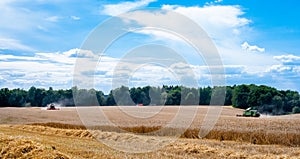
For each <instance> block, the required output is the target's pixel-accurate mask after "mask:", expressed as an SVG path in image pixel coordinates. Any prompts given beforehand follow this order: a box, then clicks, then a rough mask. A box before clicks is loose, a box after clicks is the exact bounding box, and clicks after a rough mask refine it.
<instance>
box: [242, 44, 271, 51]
mask: <svg viewBox="0 0 300 159" xmlns="http://www.w3.org/2000/svg"><path fill="white" fill-rule="evenodd" d="M241 47H242V49H243V50H246V51H251V52H265V48H261V47H258V46H256V45H249V44H248V42H244V43H243V44H242V45H241Z"/></svg>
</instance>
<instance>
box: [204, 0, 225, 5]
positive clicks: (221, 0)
mask: <svg viewBox="0 0 300 159" xmlns="http://www.w3.org/2000/svg"><path fill="white" fill-rule="evenodd" d="M221 2H223V0H215V1H211V2H206V3H205V5H213V4H217V3H221Z"/></svg>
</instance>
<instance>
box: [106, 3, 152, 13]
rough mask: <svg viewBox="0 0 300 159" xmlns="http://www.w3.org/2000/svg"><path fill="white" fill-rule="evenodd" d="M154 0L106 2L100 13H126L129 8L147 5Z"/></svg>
mask: <svg viewBox="0 0 300 159" xmlns="http://www.w3.org/2000/svg"><path fill="white" fill-rule="evenodd" d="M155 1H156V0H139V1H135V2H129V1H127V2H121V3H118V4H107V5H104V8H103V10H102V12H101V13H102V14H106V15H110V16H117V15H119V14H122V13H126V12H128V11H130V10H134V9H137V8H140V7H143V6H147V5H148V4H150V3H151V2H155Z"/></svg>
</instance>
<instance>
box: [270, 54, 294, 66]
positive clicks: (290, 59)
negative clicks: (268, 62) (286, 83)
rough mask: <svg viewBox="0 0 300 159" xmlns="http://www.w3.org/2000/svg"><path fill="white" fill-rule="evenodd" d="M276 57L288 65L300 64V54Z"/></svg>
mask: <svg viewBox="0 0 300 159" xmlns="http://www.w3.org/2000/svg"><path fill="white" fill-rule="evenodd" d="M274 59H275V60H278V61H280V62H282V63H284V64H287V65H300V56H296V55H292V54H289V55H280V56H274Z"/></svg>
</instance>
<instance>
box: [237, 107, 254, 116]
mask: <svg viewBox="0 0 300 159" xmlns="http://www.w3.org/2000/svg"><path fill="white" fill-rule="evenodd" d="M236 116H237V117H260V113H259V112H258V111H257V110H256V109H252V107H249V108H247V109H246V110H245V111H244V112H243V114H242V115H240V114H237V115H236Z"/></svg>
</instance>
